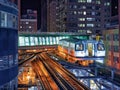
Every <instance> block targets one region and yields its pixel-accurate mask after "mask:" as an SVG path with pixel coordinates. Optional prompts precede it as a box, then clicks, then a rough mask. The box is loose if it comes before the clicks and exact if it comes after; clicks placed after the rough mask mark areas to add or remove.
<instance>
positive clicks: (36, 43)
mask: <svg viewBox="0 0 120 90" xmlns="http://www.w3.org/2000/svg"><path fill="white" fill-rule="evenodd" d="M34 39H35V45H38V38H37V37H35V38H34Z"/></svg>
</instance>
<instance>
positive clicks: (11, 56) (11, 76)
mask: <svg viewBox="0 0 120 90" xmlns="http://www.w3.org/2000/svg"><path fill="white" fill-rule="evenodd" d="M17 38H18V9H17V6H16V5H15V4H14V3H13V2H11V1H9V0H0V90H17V75H18V39H17Z"/></svg>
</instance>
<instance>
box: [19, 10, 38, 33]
mask: <svg viewBox="0 0 120 90" xmlns="http://www.w3.org/2000/svg"><path fill="white" fill-rule="evenodd" d="M20 31H22V32H37V11H35V10H30V9H28V10H27V14H26V15H22V16H21V19H20Z"/></svg>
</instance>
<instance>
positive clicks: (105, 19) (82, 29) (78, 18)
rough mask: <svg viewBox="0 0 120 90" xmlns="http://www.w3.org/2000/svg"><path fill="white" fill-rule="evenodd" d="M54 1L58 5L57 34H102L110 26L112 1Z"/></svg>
mask: <svg viewBox="0 0 120 90" xmlns="http://www.w3.org/2000/svg"><path fill="white" fill-rule="evenodd" d="M53 1H54V2H55V1H56V3H57V7H56V16H54V17H56V24H57V25H56V28H57V29H56V31H57V32H79V33H83V34H96V33H97V34H102V30H104V29H105V28H106V27H108V26H109V25H110V20H109V18H110V13H111V9H110V0H53ZM51 3H52V2H51ZM54 9H55V8H54ZM51 17H52V16H50V18H51ZM49 25H50V24H49Z"/></svg>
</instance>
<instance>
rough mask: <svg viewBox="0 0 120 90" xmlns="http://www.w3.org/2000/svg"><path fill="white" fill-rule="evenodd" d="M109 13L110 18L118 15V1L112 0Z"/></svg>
mask: <svg viewBox="0 0 120 90" xmlns="http://www.w3.org/2000/svg"><path fill="white" fill-rule="evenodd" d="M111 11H112V12H111V13H112V16H115V15H118V0H112V2H111Z"/></svg>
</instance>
